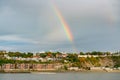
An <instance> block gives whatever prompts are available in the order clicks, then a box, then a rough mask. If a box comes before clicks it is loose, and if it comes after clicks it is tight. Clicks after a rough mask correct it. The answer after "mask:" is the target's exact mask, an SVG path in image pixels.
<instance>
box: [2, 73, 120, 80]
mask: <svg viewBox="0 0 120 80" xmlns="http://www.w3.org/2000/svg"><path fill="white" fill-rule="evenodd" d="M0 80H120V73H106V72H97V73H96V72H79V73H78V72H71V73H55V74H50V73H49V74H47V73H17V74H16V73H12V74H10V73H9V74H8V73H5V74H0Z"/></svg>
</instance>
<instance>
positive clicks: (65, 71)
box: [0, 70, 120, 73]
mask: <svg viewBox="0 0 120 80" xmlns="http://www.w3.org/2000/svg"><path fill="white" fill-rule="evenodd" d="M41 72H45V73H68V72H118V73H119V72H120V70H110V71H106V70H77V71H75V70H39V71H34V70H31V71H30V70H7V71H5V70H1V71H0V73H41Z"/></svg>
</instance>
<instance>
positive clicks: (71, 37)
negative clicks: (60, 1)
mask: <svg viewBox="0 0 120 80" xmlns="http://www.w3.org/2000/svg"><path fill="white" fill-rule="evenodd" d="M52 1H53V0H52ZM53 9H54V11H55V13H56V15H57V17H58V19H59V21H60V23H61V25H62V27H63V29H64V31H65V33H66V36H67V38H68V40H69V41H70V42H71V44H72V45H73V49H74V51H75V52H78V50H77V48H76V47H75V43H74V38H73V35H72V32H71V30H70V27H69V25H68V24H67V22H66V21H65V19H64V17H63V15H62V13H61V12H60V10H59V9H58V7H57V5H55V2H54V1H53Z"/></svg>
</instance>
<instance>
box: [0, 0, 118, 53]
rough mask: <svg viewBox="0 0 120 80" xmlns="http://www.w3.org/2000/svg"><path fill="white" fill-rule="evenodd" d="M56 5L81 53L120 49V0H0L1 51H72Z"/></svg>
mask: <svg viewBox="0 0 120 80" xmlns="http://www.w3.org/2000/svg"><path fill="white" fill-rule="evenodd" d="M54 4H55V5H57V6H58V9H59V10H60V12H61V13H62V15H63V17H64V18H65V20H66V22H67V23H68V25H69V27H70V28H71V32H72V33H73V36H74V42H75V45H76V47H77V48H78V49H79V50H84V51H85V50H86V51H90V50H94V49H95V50H110V49H111V50H112V51H114V50H117V49H119V47H120V46H119V40H120V38H119V37H118V36H119V34H120V31H119V30H120V29H119V26H120V24H119V23H120V14H119V13H120V9H119V7H120V2H119V0H53V1H52V0H0V41H2V44H1V43H0V44H1V46H0V47H1V49H4V48H5V49H7V50H20V51H29V50H31V51H39V50H61V51H62V50H67V51H69V50H72V46H73V44H72V43H71V42H70V41H69V40H68V38H67V36H66V33H65V31H64V29H63V27H62V25H61V23H60V20H59V18H58V16H57V14H56V13H55V11H54V9H53V6H52V5H54ZM8 42H9V43H8ZM13 42H15V43H13ZM6 44H7V45H6ZM18 44H21V45H18ZM93 44H94V45H93ZM102 44H103V45H104V47H103V45H102Z"/></svg>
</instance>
